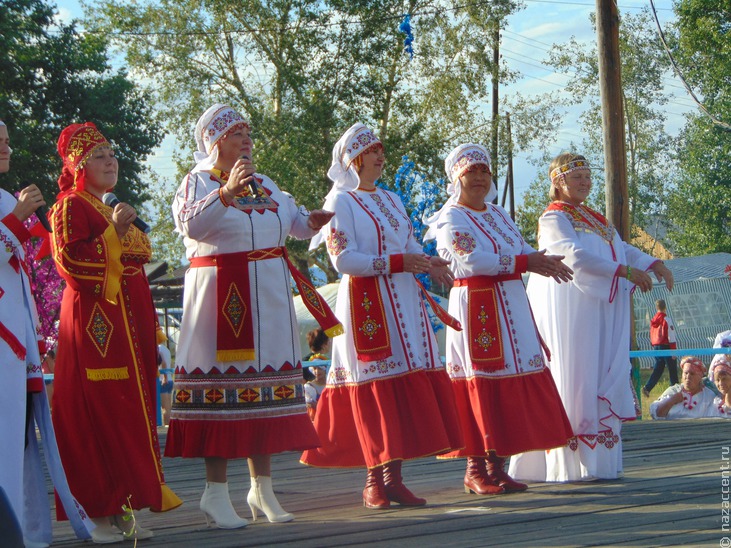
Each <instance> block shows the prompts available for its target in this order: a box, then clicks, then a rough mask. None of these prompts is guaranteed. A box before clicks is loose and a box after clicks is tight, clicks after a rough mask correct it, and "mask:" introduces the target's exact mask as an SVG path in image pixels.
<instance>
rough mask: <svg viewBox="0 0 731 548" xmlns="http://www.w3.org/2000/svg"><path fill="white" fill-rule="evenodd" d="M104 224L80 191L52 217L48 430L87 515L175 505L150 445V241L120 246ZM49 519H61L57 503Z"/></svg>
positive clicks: (153, 375) (104, 215) (127, 240)
mask: <svg viewBox="0 0 731 548" xmlns="http://www.w3.org/2000/svg"><path fill="white" fill-rule="evenodd" d="M111 216H112V208H111V207H109V206H106V205H104V204H103V203H102V202H101V201H100V200H99V199H97V198H96V197H94V196H92V195H91V194H89V193H87V192H78V193H73V194H70V195H67V196H66V197H64V198H63V199H62V200H61V201H59V202H57V203H56V204H55V205H54V207H53V209H52V213H51V217H52V223H53V235H52V248H53V258H54V260H55V261H56V268H57V269H58V271H59V273H60V274H61V276H62V277H63V278H64V280H65V281H66V288H65V289H64V293H63V300H62V303H61V320H60V327H59V341H58V355H57V357H56V372H55V393H54V402H53V423H54V427H55V429H56V433H57V437H58V447H59V451H60V454H61V460H62V462H63V465H64V468H65V469H66V474H67V476H68V480H69V485H70V487H71V491H72V492H73V493H74V495H75V496H76V498H77V499H78V500H79V502H80V503H81V504H82V505H83V506H84V508H85V509H86V511H87V512H88V514H89V515H90V516H91V517H103V516H110V515H114V514H121V513H122V506H123V505H125V504H126V505H129V506H131V507H132V508H134V509H139V508H147V507H149V508H151V509H152V510H153V511H165V510H170V509H172V508H175V507H176V506H178V505H180V504H181V503H182V501H181V500H180V499H179V498H178V497H177V496H176V495H175V494H174V493H173V492H172V491H171V490H170V488H169V487H167V486H166V485H165V479H164V477H163V471H162V461H161V458H160V448H159V443H158V438H157V429H156V413H155V408H154V405H153V402H154V401H155V394H156V392H155V389H156V387H155V383H156V379H157V359H156V358H157V340H156V329H157V321H156V317H155V309H154V307H153V304H152V296H151V295H150V287H149V284H148V282H147V277H146V275H145V272H144V269H143V265H144V264H145V263H147V262H148V261H149V260H150V255H151V247H150V240H149V239H148V238H147V236H146V235H145V234H143V233H142V232H141V231H139V230H138V229H137V228H134V227H131V228H130V230H129V232H128V233H127V235H126V236H125V237H124V238H123V239H122V241H121V242H120V240H119V237H118V236H117V233H116V231H115V229H114V226H113V225H112V223H111ZM160 336H162V333H161V332H160ZM57 513H58V517H59V519H65V515H64V513H63V511H62V508H61V507H60V506H59V505H57Z"/></svg>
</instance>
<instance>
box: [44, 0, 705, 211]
mask: <svg viewBox="0 0 731 548" xmlns="http://www.w3.org/2000/svg"><path fill="white" fill-rule="evenodd" d="M523 1H524V4H525V8H524V9H523V10H521V11H520V12H518V13H517V14H515V15H513V16H511V17H510V18H509V20H508V25H507V27H506V29H505V31H504V32H503V41H502V45H501V53H502V55H503V58H504V59H505V61H506V62H508V63H509V65H510V67H511V68H512V69H514V70H518V71H520V72H521V73H522V75H523V77H522V78H521V79H520V80H519V81H518V82H516V83H514V84H511V85H509V86H506V87H505V88H502V89H501V91H500V93H501V95H503V96H507V95H509V94H511V93H514V92H520V93H522V94H524V95H536V94H541V93H545V92H547V91H556V90H561V89H565V87H566V83H567V82H568V77H567V76H565V75H563V74H557V73H555V72H553V70H551V69H550V68H548V67H546V66H545V65H543V60H544V59H545V58H547V56H548V50H549V49H550V48H551V46H552V45H553V44H555V43H563V42H566V41H568V40H569V39H570V38H571V37H575V38H576V39H577V40H578V41H585V42H591V43H594V42H595V41H596V36H595V33H594V31H593V29H592V27H591V22H590V17H589V16H590V14H591V13H592V12H593V11H594V9H595V8H596V2H595V1H594V0H575V1H550V0H523ZM57 5H58V10H59V16H60V18H61V19H62V20H64V21H68V20H70V19H72V18H80V17H81V16H82V10H81V7H80V3H79V2H78V1H77V0H59V1H58V4H57ZM618 5H619V10H620V12H626V13H637V12H638V11H639V10H640V9H641V8H643V7H647V6H649V0H618ZM655 7H656V8H657V12H658V16H659V18H660V21H661V22H662V23H665V22H667V21H669V20H672V19H673V18H674V13H673V11H672V1H671V0H657V1H656V2H655ZM418 24H419V21H418V18H415V19H413V20H412V26H413V28H414V37H415V40H416V41H418ZM665 85H666V90H667V91H668V92H670V93H672V94H673V95H674V97H673V98H672V99H671V101H670V103H669V104H668V105H666V107H665V111H666V114H667V118H668V119H667V125H666V127H667V129H668V131H669V132H670V133H671V134H676V133H677V132H678V131H679V129H680V128H681V127H682V125H683V123H684V118H683V116H684V114H685V113H687V112H689V111H692V110H694V105H693V103H692V102H691V100H690V99H689V98H688V97H687V95H686V93H685V90H684V89H683V88H682V84H681V82H680V80H679V79H677V78H676V77H675V76H673V75H672V74H668V75H667V77H666V78H665ZM486 108H489V105H486ZM578 114H579V112H578V109H574V111H572V112H569V113H568V114H567V116H566V117H565V118H564V120H563V123H562V125H561V127H557V128H556V131H555V142H554V143H551V148H552V149H554V150H555V154H559V153H560V152H562V151H564V150H565V149H566V148H568V147H569V145H570V144H571V142H572V141H573V142H579V141H580V140H581V138H582V134H581V130H580V128H579V125H578V120H577V118H578ZM173 146H174V142H173V140H172V139H170V138H168V139H166V141H165V142H164V143H163V145H162V147H161V148H160V149H159V150H158V151H156V153H155V154H154V155H153V156H151V157H150V158H149V164H150V166H151V167H152V168H153V169H154V170H155V171H156V172H157V173H159V174H160V175H161V176H162V177H163V178H166V179H172V178H173V177H174V176H175V167H174V166H173V163H172V153H171V150H172V149H173ZM529 154H530V153H529V152H521V153H519V154H518V155H517V156H516V158H515V163H514V172H515V195H516V201H517V203H518V204H520V203H521V201H522V200H521V195H522V194H523V192H525V190H527V188H528V186H529V185H530V183H531V182H532V181H533V180H534V179H535V177H536V169H535V168H534V167H533V166H532V165H530V164H529V163H528V161H527V160H528V156H529ZM503 171H504V170H503ZM502 182H503V181H502V176H501V181H500V184H502Z"/></svg>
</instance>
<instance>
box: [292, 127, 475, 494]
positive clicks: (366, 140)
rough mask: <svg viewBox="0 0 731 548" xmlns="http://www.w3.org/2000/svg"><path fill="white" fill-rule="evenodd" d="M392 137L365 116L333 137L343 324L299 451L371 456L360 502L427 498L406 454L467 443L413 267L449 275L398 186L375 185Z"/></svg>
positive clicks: (334, 231)
mask: <svg viewBox="0 0 731 548" xmlns="http://www.w3.org/2000/svg"><path fill="white" fill-rule="evenodd" d="M383 164H384V155H383V146H382V145H381V142H380V141H379V140H378V139H377V138H376V136H375V135H374V134H373V133H372V132H371V131H370V130H369V129H368V128H367V127H365V126H364V125H363V124H355V125H354V126H352V127H351V128H350V129H349V130H348V131H347V132H346V133H345V134H344V135H343V136H342V137H341V138H340V140H339V141H338V142H337V143H336V144H335V147H334V149H333V160H332V165H331V167H330V170H329V172H328V176H329V177H330V179H332V180H333V182H334V185H333V189H332V190H331V192H330V194H329V195H328V197H327V199H326V201H325V207H326V208H327V209H328V210H332V211H335V217H334V218H333V220H332V221H330V224H329V225H328V226H326V227H324V228H323V231H322V232H321V236H320V239H319V240H315V239H313V245H317V243H319V242H320V241H322V239H325V240H326V242H327V249H328V253H329V254H330V259H331V261H332V263H333V265H334V266H335V268H336V269H337V270H338V272H341V273H342V274H343V278H342V280H341V282H340V289H339V291H338V301H337V310H336V314H337V316H338V318H339V319H340V320H341V322H342V323H343V326H344V327H345V335H344V336H341V337H336V338H335V339H333V352H332V364H331V367H330V371H329V373H328V379H327V386H326V387H325V390H323V393H322V396H321V397H320V401H319V403H318V404H317V411H316V414H315V428H316V429H317V432H318V434H319V436H320V441H321V443H322V447H321V448H319V449H314V450H310V451H306V452H305V453H304V454H303V455H302V462H303V463H305V464H309V465H313V466H323V467H366V468H367V471H368V472H367V479H366V487H365V489H364V491H363V503H364V505H365V506H366V507H367V508H388V507H389V506H390V503H391V502H397V503H399V504H401V505H405V506H421V505H423V504H426V500H425V499H423V498H419V497H416V496H415V495H414V494H413V493H411V491H409V490H408V489H407V488H406V486H404V484H403V481H402V477H401V462H402V461H403V460H407V459H415V458H418V457H423V456H427V455H435V454H438V453H443V452H446V451H449V450H451V449H456V448H459V447H461V446H462V436H461V433H460V430H459V424H458V420H457V417H456V414H455V411H454V400H453V398H452V394H451V389H450V387H449V378H448V377H447V375H446V373H445V371H444V368H443V366H442V365H441V362H440V359H439V351H438V349H437V342H436V339H435V337H434V333H433V331H432V328H431V325H430V323H429V317H428V316H427V313H426V309H425V307H424V304H423V302H422V298H421V296H420V292H419V287H418V285H417V281H416V278H415V277H414V274H417V273H424V272H430V273H431V275H432V276H433V277H434V278H435V279H437V280H438V281H439V282H440V283H449V284H451V282H452V276H451V272H450V271H449V270H448V268H447V267H446V265H447V261H444V260H443V259H440V258H439V257H431V258H428V257H426V256H425V255H424V252H423V249H422V247H421V245H420V244H419V243H418V242H417V241H416V238H415V237H414V229H413V226H412V224H411V221H410V220H409V217H408V215H407V214H406V211H405V209H404V206H403V204H402V203H401V201H400V199H399V198H398V196H396V195H395V194H394V193H392V192H389V191H386V190H384V189H382V188H378V187H377V186H376V185H375V182H376V180H377V179H378V178H379V177H380V176H381V173H382V170H383Z"/></svg>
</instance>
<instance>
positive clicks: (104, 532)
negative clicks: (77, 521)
mask: <svg viewBox="0 0 731 548" xmlns="http://www.w3.org/2000/svg"><path fill="white" fill-rule="evenodd" d="M91 521H92V522H93V523H94V525H96V527H95V528H94V530H93V531H92V532H91V540H92V542H93V543H94V544H114V543H115V542H122V541H123V540H124V537H123V536H122V532H121V531H120V530H119V529H117V528H116V527H114V526H113V525H112V524H111V522H110V521H109V518H108V517H107V518H92V519H91Z"/></svg>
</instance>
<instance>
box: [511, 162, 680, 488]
mask: <svg viewBox="0 0 731 548" xmlns="http://www.w3.org/2000/svg"><path fill="white" fill-rule="evenodd" d="M549 178H550V180H551V187H550V191H549V198H550V199H551V200H552V202H551V203H550V204H549V206H548V207H547V208H546V210H545V211H544V212H543V214H542V215H541V218H540V219H539V221H538V245H539V246H540V247H541V248H545V249H546V250H548V252H549V253H552V254H555V255H564V256H565V259H564V262H565V263H566V264H567V265H568V266H569V267H570V268H571V269H572V270H573V271H574V278H573V280H572V281H571V282H569V283H565V284H557V283H555V282H554V280H551V279H548V278H543V277H540V276H531V278H530V280H529V281H528V288H527V291H528V298H529V300H530V304H531V307H532V308H533V313H534V315H535V319H536V324H537V325H538V330H539V332H540V334H541V336H542V337H543V340H544V341H546V344H547V345H548V348H550V349H551V364H550V369H551V374H552V375H553V379H554V381H555V382H556V387H557V388H558V392H559V394H561V400H562V401H563V404H564V408H565V409H566V414H567V415H568V417H569V420H570V421H571V426H572V428H573V430H574V434H575V435H576V438H572V439H571V440H570V442H569V444H568V445H566V446H565V447H562V448H560V449H554V450H552V451H549V452H547V453H540V454H539V453H530V454H528V453H526V454H524V455H522V456H520V457H519V458H514V459H511V462H510V470H509V472H510V474H511V475H512V476H514V477H518V478H524V479H533V480H539V481H577V480H584V481H588V480H592V479H597V478H601V479H614V478H617V477H619V476H620V475H621V474H622V437H621V428H622V422H623V421H627V420H633V419H634V418H635V416H636V413H637V410H636V408H635V398H634V397H633V389H632V385H631V380H630V373H631V365H630V361H629V348H630V303H631V292H632V291H633V288H634V287H635V285H636V286H637V287H639V288H640V290H642V291H649V290H650V289H651V288H652V279H651V278H650V276H649V274H648V273H647V272H646V271H652V272H653V273H654V274H655V275H656V276H657V278H658V280H662V279H664V280H665V283H666V285H667V287H668V289H669V290H672V287H673V275H672V273H671V272H670V271H669V270H668V269H667V267H666V266H665V265H664V264H663V263H662V261H658V260H657V259H655V258H653V257H651V256H650V255H647V254H646V253H643V252H642V251H640V250H639V249H637V248H636V247H633V246H631V245H630V244H628V243H626V242H623V241H622V239H621V238H620V237H619V234H618V233H617V231H616V230H615V228H614V226H612V224H611V223H610V222H609V221H608V220H607V219H606V218H605V217H604V215H602V214H601V213H599V212H597V211H594V210H593V209H591V208H589V207H588V206H586V205H585V204H584V201H585V200H586V199H587V198H588V197H589V194H590V192H591V170H590V168H589V163H588V162H587V161H586V158H584V157H583V156H581V155H578V154H573V153H564V154H560V155H559V156H557V157H556V158H554V160H553V161H552V162H551V165H550V167H549Z"/></svg>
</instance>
